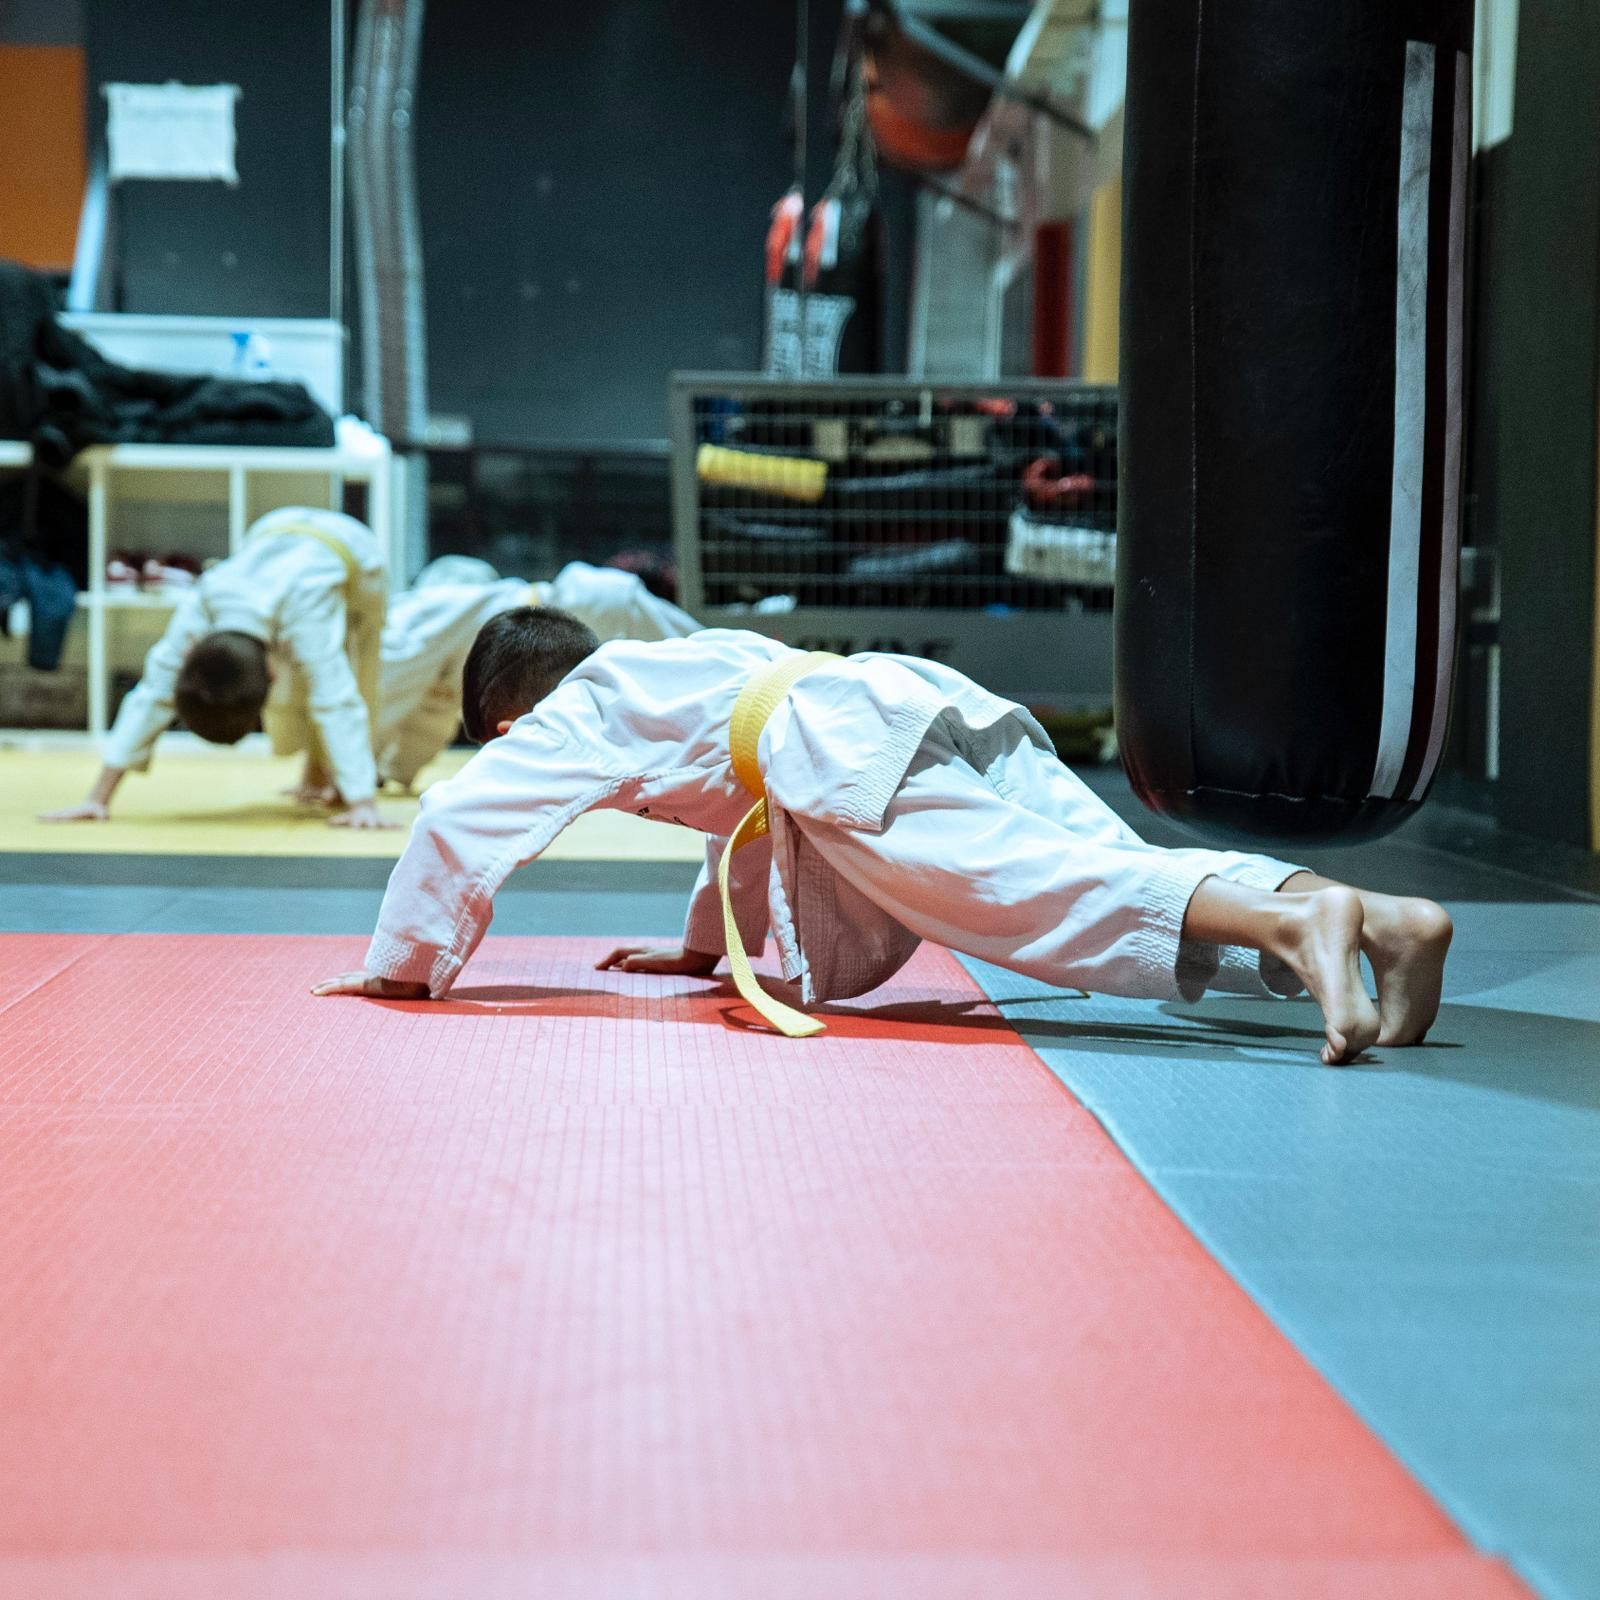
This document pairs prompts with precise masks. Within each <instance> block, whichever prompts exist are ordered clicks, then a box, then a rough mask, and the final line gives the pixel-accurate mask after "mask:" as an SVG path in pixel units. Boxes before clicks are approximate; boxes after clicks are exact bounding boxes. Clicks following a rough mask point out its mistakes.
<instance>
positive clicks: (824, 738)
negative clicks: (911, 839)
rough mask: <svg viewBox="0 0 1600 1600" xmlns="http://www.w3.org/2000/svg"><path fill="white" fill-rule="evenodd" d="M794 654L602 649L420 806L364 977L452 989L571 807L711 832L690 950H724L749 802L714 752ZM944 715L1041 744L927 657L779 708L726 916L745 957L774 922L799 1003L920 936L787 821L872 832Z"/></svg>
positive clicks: (724, 753)
mask: <svg viewBox="0 0 1600 1600" xmlns="http://www.w3.org/2000/svg"><path fill="white" fill-rule="evenodd" d="M788 653H789V652H788V648H787V647H786V646H785V645H782V644H780V643H778V642H777V641H776V640H773V639H767V638H764V637H763V636H761V635H760V634H754V633H744V632H737V631H733V630H729V629H710V630H706V631H704V632H701V633H697V634H695V635H694V636H693V637H692V638H688V639H678V640H667V641H665V642H662V643H657V644H648V645H646V644H636V643H632V642H618V643H613V644H607V645H602V646H601V648H600V649H599V650H597V651H596V652H595V653H594V654H593V655H592V656H590V657H589V659H588V660H587V661H585V662H583V663H582V664H581V665H580V666H578V667H576V668H575V669H574V670H573V671H572V672H571V673H569V674H568V676H567V677H566V678H565V679H563V680H562V682H561V683H560V684H559V685H557V687H556V688H555V689H554V690H553V691H552V692H551V693H550V694H549V695H548V696H547V697H546V698H545V699H544V700H543V701H542V702H541V703H540V704H539V706H538V707H537V708H536V709H535V710H534V711H533V712H532V713H530V714H529V715H528V716H525V717H523V718H521V719H520V720H519V721H518V722H516V723H515V724H514V725H513V726H512V728H511V730H510V732H509V733H507V734H505V735H504V736H503V737H501V738H498V739H494V740H491V741H490V743H489V744H487V745H486V746H485V747H484V748H483V749H482V750H481V751H479V752H478V754H477V755H476V756H474V757H473V759H472V760H471V761H470V762H468V764H467V765H466V766H465V767H464V768H463V769H462V771H461V772H460V773H458V774H457V775H456V776H455V777H454V778H451V779H449V780H448V781H446V782H444V783H439V784H436V785H434V787H433V788H431V789H430V790H428V792H427V793H426V794H425V795H424V796H423V798H422V812H421V815H420V816H419V817H418V818H417V822H416V825H415V827H414V829H413V831H412V834H411V838H410V841H409V842H408V844H407V845H406V849H405V853H404V854H403V855H402V856H401V858H400V861H399V862H398V864H397V865H396V867H395V869H394V873H393V875H392V876H391V877H390V879H389V887H388V891H387V893H386V894H385V896H384V900H383V907H382V910H381V911H380V913H379V917H378V927H377V931H376V932H375V934H374V935H373V939H372V944H371V947H370V949H369V950H368V953H367V960H366V967H367V971H368V972H370V973H373V974H377V975H381V976H384V977H389V978H396V979H403V980H408V981H411V982H419V983H426V984H427V985H428V987H429V990H430V991H431V993H433V994H434V995H436V996H437V995H443V994H445V993H447V992H448V990H449V989H450V986H451V984H452V983H453V982H454V981H455V978H456V975H457V973H459V972H460V970H461V968H462V966H463V964H464V963H465V962H466V961H467V959H468V958H469V957H470V956H471V954H472V952H473V951H474V950H475V949H476V948H477V946H478V943H479V941H480V940H481V939H482V937H483V935H484V933H485V931H486V930H487V929H488V926H489V922H490V918H491V917H492V915H493V901H494V896H495V892H496V891H497V890H498V889H499V887H500V885H501V884H502V883H503V882H504V881H505V879H506V878H507V877H508V876H509V875H510V874H511V872H512V871H513V870H514V869H515V868H516V867H519V866H522V865H524V864H526V863H527V862H529V861H531V860H532V859H533V858H534V857H535V856H537V855H538V854H539V853H540V851H542V850H544V849H545V848H546V847H547V846H548V845H549V844H550V842H551V841H552V840H553V839H554V838H555V837H556V835H557V834H559V833H560V832H561V830H562V829H563V828H565V827H566V826H567V824H568V823H570V822H572V821H573V820H574V818H576V817H578V816H579V815H581V814H582V813H583V812H585V811H592V810H596V809H605V810H617V811H632V812H634V813H635V814H636V815H638V816H643V817H650V818H653V819H655V820H657V821H662V822H672V823H677V824H678V825H680V826H682V827H689V828H695V829H698V830H699V831H700V832H702V833H705V834H707V835H709V840H708V848H707V869H706V871H704V872H702V874H701V877H700V881H699V883H698V884H697V886H696V889H695V893H694V895H693V898H692V899H691V902H690V906H689V913H688V919H687V922H686V925H685V930H684V942H685V943H686V944H687V945H688V946H690V947H691V948H693V949H697V950H703V951H707V952H711V951H716V952H722V951H723V949H724V940H723V930H722V915H721V908H720V905H719V902H718V900H717V892H716V874H715V867H716V864H717V862H718V860H719V859H720V855H721V851H722V848H723V844H724V842H725V841H726V839H727V838H728V836H729V835H730V834H731V833H732V832H733V829H734V828H735V826H736V825H737V824H738V822H739V819H740V818H741V817H742V816H743V815H744V813H745V812H746V811H748V810H749V808H750V806H751V804H752V803H753V799H752V796H751V795H749V794H748V793H747V792H746V791H745V790H744V788H743V787H742V786H741V785H740V783H739V781H738V779H737V778H735V777H734V774H733V767H732V761H731V756H730V752H729V748H728V720H729V717H730V716H731V714H732V711H733V703H734V700H735V699H736V698H737V696H738V694H739V691H740V690H741V689H742V688H743V687H744V685H745V682H746V680H747V679H748V677H749V676H750V674H751V673H752V672H754V671H756V670H758V669H759V668H761V667H762V666H764V665H766V664H767V663H769V662H771V661H772V660H774V659H776V658H777V657H779V656H782V655H785V654H788ZM942 714H948V715H950V716H953V717H956V718H958V719H959V720H960V721H961V722H963V723H965V724H966V725H967V726H968V727H970V728H972V729H974V730H981V729H984V728H989V727H992V726H994V725H995V724H997V723H1000V722H1003V721H1006V720H1007V719H1011V720H1014V721H1015V722H1016V723H1017V724H1018V726H1019V728H1020V729H1021V730H1022V731H1023V733H1024V734H1025V736H1026V737H1027V738H1028V739H1029V740H1031V741H1032V742H1033V743H1035V744H1037V745H1038V746H1039V747H1040V748H1041V749H1042V750H1045V751H1048V750H1049V749H1050V743H1049V740H1048V738H1047V737H1046V735H1045V733H1044V731H1043V730H1042V729H1041V728H1040V727H1039V725H1038V723H1037V722H1035V721H1034V719H1033V718H1032V717H1031V716H1029V715H1028V713H1027V712H1026V711H1024V710H1023V709H1022V708H1021V707H1020V706H1016V705H1013V704H1011V702H1009V701H1006V700H1001V699H998V698H997V697H996V696H994V695H991V694H989V693H987V692H986V691H985V690H983V689H980V688H979V687H978V686H977V685H976V684H974V683H972V682H970V681H969V680H968V679H966V678H964V677H963V676H962V675H961V674H960V673H958V672H954V671H952V670H951V669H950V668H948V667H943V666H940V665H938V664H937V663H935V662H931V661H922V660H917V659H914V658H911V657H903V656H889V655H861V656H854V657H851V658H850V660H848V661H840V662H837V663H830V664H825V665H823V666H821V667H819V668H818V669H817V670H816V671H814V672H811V673H809V674H808V675H807V676H805V677H804V678H802V679H801V680H800V681H799V683H797V684H796V685H795V686H794V687H793V688H792V689H791V690H790V691H789V695H788V698H787V699H786V700H785V701H784V702H783V703H782V704H781V705H780V706H779V707H778V709H777V710H776V711H775V712H774V714H773V716H772V719H771V721H770V722H769V723H768V724H767V728H766V731H765V732H764V734H763V735H762V739H761V746H760V756H761V766H762V770H763V772H764V773H765V775H766V784H767V795H768V801H769V806H770V809H771V814H772V835H771V840H770V843H769V842H765V841H764V842H762V843H758V844H753V845H751V846H749V847H748V848H747V849H745V850H743V851H741V852H740V854H739V855H738V856H737V857H736V858H735V866H734V872H733V878H734V893H735V909H736V911H737V914H738V922H739V930H740V934H741V937H742V938H743V939H744V941H745V944H746V947H747V948H750V949H753V950H759V948H760V945H761V941H762V939H763V937H764V934H765V932H766V928H767V926H768V925H769V923H770V926H771V928H772V931H773V933H774V935H775V937H776V939H777V943H778V948H779V950H780V952H781V954H782V957H783V971H784V976H785V977H787V978H790V979H797V980H799V981H800V983H801V985H802V991H801V992H802V999H803V1001H804V1003H806V1004H811V1003H814V1002H817V1001H823V1000H829V999H845V998H848V997H850V996H852V995H857V994H863V993H865V992H866V991H867V990H868V989H872V988H875V987H876V986H877V985H878V984H880V983H883V982H885V981H886V980H887V979H888V978H890V977H892V976H893V974H894V973H895V972H896V971H897V970H898V969H899V968H900V967H901V966H902V965H903V964H904V963H905V961H906V960H907V959H908V958H909V956H910V955H911V953H912V951H913V950H914V949H915V948H916V945H917V943H918V940H917V937H916V936H915V935H914V934H912V933H910V932H909V931H908V930H907V929H906V928H904V927H903V926H901V925H900V924H899V923H898V922H896V921H895V920H894V919H893V918H892V917H890V916H889V915H888V914H887V913H885V912H883V911H882V910H880V909H879V908H878V907H877V906H876V905H874V904H873V903H872V902H871V901H870V900H868V899H867V898H866V897H865V896H864V895H862V894H860V893H859V892H858V891H857V890H855V889H853V888H852V887H851V885H849V884H848V883H847V882H846V881H845V880H844V879H843V878H842V877H840V876H839V875H838V873H836V872H835V871H834V870H833V868H832V867H830V866H829V865H828V863H827V862H826V861H825V860H823V859H822V857H821V856H820V855H819V854H818V853H817V851H816V850H815V848H814V847H813V846H812V845H811V844H810V843H809V841H808V840H807V839H806V838H805V836H804V834H803V833H802V831H801V830H800V829H799V828H798V827H796V826H794V825H792V823H791V821H790V818H791V815H802V816H806V817H812V818H816V819H817V820H819V821H823V822H831V823H836V824H838V825H840V826H843V827H846V828H852V829H860V830H866V831H875V830H877V829H879V828H881V826H882V823H883V815H884V811H885V809H886V808H887V806H888V805H889V802H890V800H891V799H892V798H893V797H894V794H895V792H896V790H897V788H898V787H899V785H900V783H901V781H902V779H903V778H904V777H905V774H906V771H907V768H908V767H909V765H910V763H911V760H912V757H913V756H914V755H915V754H916V752H917V750H918V748H919V746H920V745H921V742H922V738H923V735H924V734H925V733H926V732H927V730H928V728H929V727H930V726H931V725H932V723H933V722H934V720H935V719H936V718H938V717H940V716H941V715H942Z"/></svg>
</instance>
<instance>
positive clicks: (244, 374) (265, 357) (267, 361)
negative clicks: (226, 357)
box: [232, 328, 272, 378]
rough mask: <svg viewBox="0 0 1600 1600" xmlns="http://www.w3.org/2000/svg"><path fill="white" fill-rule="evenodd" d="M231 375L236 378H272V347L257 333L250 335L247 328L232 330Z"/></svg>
mask: <svg viewBox="0 0 1600 1600" xmlns="http://www.w3.org/2000/svg"><path fill="white" fill-rule="evenodd" d="M232 373H233V376H234V377H236V378H270V377H271V376H272V347H271V345H269V344H268V343H267V341H266V340H265V339H263V338H262V337H261V335H260V334H259V333H251V332H250V330H249V329H248V328H235V329H234V331H233V367H232Z"/></svg>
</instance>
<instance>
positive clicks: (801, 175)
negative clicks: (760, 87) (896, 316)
mask: <svg viewBox="0 0 1600 1600" xmlns="http://www.w3.org/2000/svg"><path fill="white" fill-rule="evenodd" d="M810 99H811V4H810V0H795V54H794V186H795V189H796V190H797V191H798V193H799V195H800V220H799V223H798V227H799V230H800V277H799V282H798V284H797V286H796V289H795V302H794V304H795V331H796V336H797V339H798V346H799V348H798V355H797V357H796V366H797V371H796V373H795V376H796V377H798V378H804V377H805V376H806V259H805V254H806V225H807V217H806V166H807V164H808V157H809V156H810V153H811V151H810V145H809V142H808V141H809V132H808V129H807V112H808V111H809V109H810V105H809V102H810Z"/></svg>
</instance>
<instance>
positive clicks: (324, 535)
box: [270, 522, 361, 594]
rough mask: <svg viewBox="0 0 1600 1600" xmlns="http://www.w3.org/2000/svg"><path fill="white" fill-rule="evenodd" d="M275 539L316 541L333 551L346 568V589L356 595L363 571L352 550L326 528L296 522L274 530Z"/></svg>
mask: <svg viewBox="0 0 1600 1600" xmlns="http://www.w3.org/2000/svg"><path fill="white" fill-rule="evenodd" d="M270 537H271V538H274V539H315V540H316V541H317V543H318V544H320V545H321V546H322V548H323V549H324V550H331V551H332V552H333V553H334V554H335V555H336V556H338V558H339V561H340V563H341V564H342V565H343V567H344V581H345V586H346V588H347V589H348V590H349V591H350V593H352V594H354V592H355V588H356V579H357V578H359V577H360V576H361V569H360V567H358V566H357V565H356V558H355V556H354V555H352V554H351V552H350V548H349V546H348V545H346V544H345V542H344V540H343V539H339V538H336V537H335V536H334V535H333V534H331V533H329V532H328V530H327V529H326V528H319V527H318V526H317V525H316V524H315V523H314V522H296V523H294V524H292V525H291V526H289V527H287V528H274V529H273V531H272V533H271V535H270Z"/></svg>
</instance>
